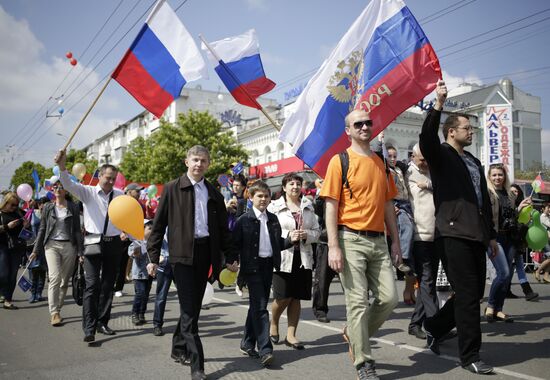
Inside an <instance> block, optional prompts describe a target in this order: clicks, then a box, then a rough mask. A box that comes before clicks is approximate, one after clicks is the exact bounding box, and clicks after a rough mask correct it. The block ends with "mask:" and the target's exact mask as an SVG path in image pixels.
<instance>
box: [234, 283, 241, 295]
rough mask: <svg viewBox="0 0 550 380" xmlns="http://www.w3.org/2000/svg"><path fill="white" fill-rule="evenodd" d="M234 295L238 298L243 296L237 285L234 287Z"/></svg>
mask: <svg viewBox="0 0 550 380" xmlns="http://www.w3.org/2000/svg"><path fill="white" fill-rule="evenodd" d="M235 293H237V295H238V296H239V297H242V296H243V291H242V290H241V288H239V285H237V286H235Z"/></svg>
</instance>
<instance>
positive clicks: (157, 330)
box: [153, 326, 164, 336]
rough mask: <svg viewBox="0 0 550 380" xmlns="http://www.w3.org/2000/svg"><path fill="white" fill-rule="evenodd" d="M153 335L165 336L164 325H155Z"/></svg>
mask: <svg viewBox="0 0 550 380" xmlns="http://www.w3.org/2000/svg"><path fill="white" fill-rule="evenodd" d="M153 335H154V336H163V335H164V331H162V327H160V326H155V327H153Z"/></svg>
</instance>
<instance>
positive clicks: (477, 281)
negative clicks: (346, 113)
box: [420, 81, 498, 374]
mask: <svg viewBox="0 0 550 380" xmlns="http://www.w3.org/2000/svg"><path fill="white" fill-rule="evenodd" d="M436 93H437V100H436V104H435V106H434V108H433V109H432V110H431V111H429V112H428V115H427V116H426V120H425V121H424V124H423V126H422V133H421V134H420V149H421V151H422V154H423V155H424V158H425V159H426V161H427V162H428V165H429V167H430V174H431V178H432V185H433V195H434V203H435V242H436V247H437V251H438V252H440V253H441V260H442V263H443V267H444V269H445V272H446V273H447V278H448V279H449V282H450V283H451V286H452V288H453V290H454V292H455V294H454V296H453V297H452V298H451V299H449V300H448V301H447V302H446V303H445V306H444V307H443V308H442V309H441V310H440V311H439V312H438V313H437V314H436V315H435V316H433V317H432V318H428V319H426V321H425V322H424V328H425V330H426V332H427V342H428V347H429V348H430V349H431V350H432V351H433V352H434V353H436V354H439V345H438V344H439V342H440V340H441V338H442V337H444V336H445V335H446V334H447V333H449V332H450V331H451V329H452V328H454V327H455V326H456V328H457V332H458V347H459V351H460V361H461V365H462V367H464V368H465V369H467V370H469V371H471V372H473V373H478V374H488V373H491V372H493V368H492V367H491V366H489V365H487V364H485V363H484V362H483V361H481V359H480V357H479V350H480V348H481V328H480V310H479V301H480V299H481V298H482V297H483V291H484V288H485V270H486V267H485V265H486V264H485V252H486V250H487V247H488V246H490V250H491V251H492V254H493V255H495V254H496V253H497V252H498V248H497V243H496V240H495V237H496V233H495V230H494V227H493V222H492V218H491V215H492V214H491V204H490V201H489V194H488V192H487V183H486V182H485V179H484V174H483V168H482V166H481V163H480V162H479V160H478V159H477V158H475V157H474V156H473V155H472V154H471V153H469V152H467V151H465V150H464V148H465V147H467V146H469V145H471V144H472V137H473V133H474V130H473V127H472V126H471V124H470V121H469V120H468V118H467V117H466V116H463V115H449V117H447V120H446V121H445V123H444V124H443V137H444V138H445V140H446V142H444V143H442V144H441V143H440V141H439V136H438V130H439V123H440V118H441V110H442V109H443V104H444V103H445V99H446V98H447V88H446V87H445V82H443V81H439V82H438V84H437V88H436Z"/></svg>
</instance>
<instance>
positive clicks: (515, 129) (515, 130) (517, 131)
mask: <svg viewBox="0 0 550 380" xmlns="http://www.w3.org/2000/svg"><path fill="white" fill-rule="evenodd" d="M514 138H515V139H519V127H514Z"/></svg>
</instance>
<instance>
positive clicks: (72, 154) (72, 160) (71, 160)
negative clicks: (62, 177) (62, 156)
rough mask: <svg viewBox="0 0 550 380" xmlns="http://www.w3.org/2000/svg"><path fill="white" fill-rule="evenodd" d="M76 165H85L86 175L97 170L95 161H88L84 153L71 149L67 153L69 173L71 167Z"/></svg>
mask: <svg viewBox="0 0 550 380" xmlns="http://www.w3.org/2000/svg"><path fill="white" fill-rule="evenodd" d="M76 163H81V164H84V165H86V173H90V174H92V175H93V174H94V172H95V170H96V169H97V160H95V159H93V160H90V159H89V158H88V157H86V152H85V151H83V150H76V149H71V150H69V151H68V152H67V163H66V167H67V169H68V170H69V171H71V169H72V168H73V165H74V164H76Z"/></svg>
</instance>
